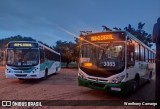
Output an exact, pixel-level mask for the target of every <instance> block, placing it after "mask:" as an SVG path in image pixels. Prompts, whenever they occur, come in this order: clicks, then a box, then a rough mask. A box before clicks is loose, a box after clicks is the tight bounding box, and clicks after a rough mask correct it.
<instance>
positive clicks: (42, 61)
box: [40, 49, 44, 63]
mask: <svg viewBox="0 0 160 109" xmlns="http://www.w3.org/2000/svg"><path fill="white" fill-rule="evenodd" d="M40 63H44V50H43V49H40Z"/></svg>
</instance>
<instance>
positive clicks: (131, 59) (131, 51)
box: [127, 43, 135, 67]
mask: <svg viewBox="0 0 160 109" xmlns="http://www.w3.org/2000/svg"><path fill="white" fill-rule="evenodd" d="M134 64H135V47H134V44H132V43H131V44H129V45H127V67H130V66H134Z"/></svg>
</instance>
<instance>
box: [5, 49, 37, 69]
mask: <svg viewBox="0 0 160 109" xmlns="http://www.w3.org/2000/svg"><path fill="white" fill-rule="evenodd" d="M38 62H39V52H38V49H31V48H29V49H21V48H18V49H8V50H7V65H10V66H19V67H25V66H35V65H37V64H38Z"/></svg>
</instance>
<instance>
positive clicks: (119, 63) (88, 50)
mask: <svg viewBox="0 0 160 109" xmlns="http://www.w3.org/2000/svg"><path fill="white" fill-rule="evenodd" d="M96 45H98V46H94V45H91V44H83V45H82V49H81V56H82V58H81V60H80V62H81V64H80V65H81V66H82V67H86V68H90V69H97V68H101V69H105V70H111V71H113V70H120V69H122V68H123V67H124V43H122V42H111V43H99V44H96ZM87 62H89V63H90V64H91V65H92V67H91V66H90V67H88V66H87V65H86V64H85V63H87Z"/></svg>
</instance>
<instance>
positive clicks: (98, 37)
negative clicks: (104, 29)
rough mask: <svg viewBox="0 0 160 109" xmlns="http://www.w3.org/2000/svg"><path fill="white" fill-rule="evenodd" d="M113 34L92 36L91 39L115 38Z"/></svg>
mask: <svg viewBox="0 0 160 109" xmlns="http://www.w3.org/2000/svg"><path fill="white" fill-rule="evenodd" d="M113 39H114V38H113V35H112V34H103V35H97V36H91V41H104V40H113Z"/></svg>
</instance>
